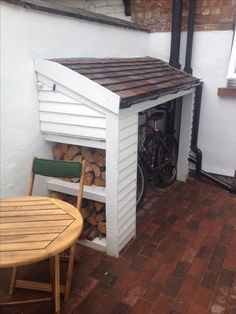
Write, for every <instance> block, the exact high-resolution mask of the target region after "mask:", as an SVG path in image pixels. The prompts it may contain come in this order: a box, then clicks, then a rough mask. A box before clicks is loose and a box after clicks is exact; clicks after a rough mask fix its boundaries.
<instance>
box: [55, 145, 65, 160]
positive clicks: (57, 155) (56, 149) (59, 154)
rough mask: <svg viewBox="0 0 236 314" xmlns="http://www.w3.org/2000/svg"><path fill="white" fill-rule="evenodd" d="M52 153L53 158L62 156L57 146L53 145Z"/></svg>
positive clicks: (56, 158) (58, 158)
mask: <svg viewBox="0 0 236 314" xmlns="http://www.w3.org/2000/svg"><path fill="white" fill-rule="evenodd" d="M52 155H53V158H54V159H55V160H60V159H62V158H63V155H64V152H63V151H62V150H61V149H59V148H58V147H53V149H52Z"/></svg>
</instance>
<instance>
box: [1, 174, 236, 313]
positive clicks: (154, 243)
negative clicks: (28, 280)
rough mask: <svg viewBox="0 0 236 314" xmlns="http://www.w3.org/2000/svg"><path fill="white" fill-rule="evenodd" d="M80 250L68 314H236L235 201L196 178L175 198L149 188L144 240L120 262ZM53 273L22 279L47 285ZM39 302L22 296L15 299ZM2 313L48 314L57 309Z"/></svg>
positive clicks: (141, 216) (140, 217)
mask: <svg viewBox="0 0 236 314" xmlns="http://www.w3.org/2000/svg"><path fill="white" fill-rule="evenodd" d="M77 250H78V252H77V254H76V260H77V263H76V264H75V274H74V277H73V286H72V293H71V295H70V299H69V300H68V302H67V303H66V304H63V302H62V313H63V314H70V313H75V314H77V313H78V314H79V313H80V314H96V313H98V314H108V313H112V314H118V313H120V314H126V313H129V314H130V313H133V314H147V313H155V314H165V313H168V314H185V313H189V314H203V313H204V314H206V313H209V314H210V313H211V314H222V313H225V314H234V313H236V278H235V273H236V196H235V195H232V194H229V193H228V192H226V191H224V190H222V189H220V188H219V187H216V186H215V185H213V184H211V183H209V182H207V181H205V180H204V179H200V178H195V177H194V176H192V177H190V178H189V180H188V182H187V183H185V184H184V183H178V182H175V183H174V184H173V185H172V186H171V187H170V188H168V190H167V189H166V190H157V189H156V187H155V186H151V185H150V188H149V190H148V193H147V197H146V198H145V201H144V203H143V206H142V209H141V210H140V211H139V212H138V214H137V237H136V239H134V240H132V241H131V242H130V243H129V244H128V246H127V247H126V248H124V249H123V251H122V254H121V257H120V258H119V259H114V258H110V257H107V256H105V255H103V254H101V253H98V252H96V251H93V250H90V249H87V248H83V247H82V248H81V247H78V248H77ZM46 266H47V265H46V264H45V263H41V264H40V265H33V266H32V267H34V271H33V272H32V271H31V270H29V268H27V269H26V270H24V269H23V271H22V272H23V273H24V274H25V273H26V272H27V271H28V272H29V273H30V274H31V275H32V273H33V275H34V277H40V278H41V277H43V276H44V274H45V273H46V270H45V267H46ZM9 276H10V270H3V271H2V272H1V281H0V289H1V301H2V300H7V299H8V296H7V291H8V288H9ZM34 279H35V278H34ZM39 295H40V296H41V295H42V293H40V294H39V292H33V291H32V292H30V291H27V292H26V291H23V290H21V289H18V290H17V291H16V293H15V295H14V299H17V298H22V297H29V296H30V297H32V298H33V297H35V296H39ZM0 313H2V314H13V313H14V314H16V313H25V314H30V313H31V314H35V313H40V314H41V313H44V314H47V313H52V304H51V303H50V302H44V303H40V304H30V305H21V306H19V305H18V306H14V307H13V306H11V307H4V308H1V310H0Z"/></svg>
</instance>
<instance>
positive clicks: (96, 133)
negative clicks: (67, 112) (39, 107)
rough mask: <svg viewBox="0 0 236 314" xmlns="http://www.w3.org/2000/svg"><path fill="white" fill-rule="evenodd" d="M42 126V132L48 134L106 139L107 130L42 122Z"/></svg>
mask: <svg viewBox="0 0 236 314" xmlns="http://www.w3.org/2000/svg"><path fill="white" fill-rule="evenodd" d="M40 125H41V131H42V132H46V133H54V134H61V135H71V136H73V137H76V136H78V137H92V138H98V139H105V138H106V130H105V129H98V128H91V127H83V126H74V125H66V124H57V123H48V122H41V123H40Z"/></svg>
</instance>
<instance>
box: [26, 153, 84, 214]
mask: <svg viewBox="0 0 236 314" xmlns="http://www.w3.org/2000/svg"><path fill="white" fill-rule="evenodd" d="M85 168H86V161H85V160H83V161H82V162H77V161H76V162H74V161H64V160H50V159H43V158H37V157H34V159H33V165H32V172H31V176H30V180H29V186H28V195H32V192H33V185H34V179H35V175H41V176H47V177H61V178H80V184H79V188H78V194H77V208H78V209H79V210H80V209H81V202H82V195H83V188H84V176H85Z"/></svg>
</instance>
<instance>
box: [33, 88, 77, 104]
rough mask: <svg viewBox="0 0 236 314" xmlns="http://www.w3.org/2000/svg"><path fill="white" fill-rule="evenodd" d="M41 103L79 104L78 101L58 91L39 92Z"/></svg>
mask: <svg viewBox="0 0 236 314" xmlns="http://www.w3.org/2000/svg"><path fill="white" fill-rule="evenodd" d="M38 94H39V101H42V102H44V101H47V102H54V103H67V104H78V103H79V102H78V100H75V99H73V98H70V97H68V96H66V95H64V94H62V93H60V92H58V91H52V90H51V91H41V90H39V92H38Z"/></svg>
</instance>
